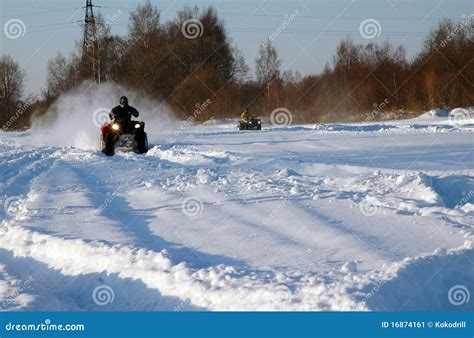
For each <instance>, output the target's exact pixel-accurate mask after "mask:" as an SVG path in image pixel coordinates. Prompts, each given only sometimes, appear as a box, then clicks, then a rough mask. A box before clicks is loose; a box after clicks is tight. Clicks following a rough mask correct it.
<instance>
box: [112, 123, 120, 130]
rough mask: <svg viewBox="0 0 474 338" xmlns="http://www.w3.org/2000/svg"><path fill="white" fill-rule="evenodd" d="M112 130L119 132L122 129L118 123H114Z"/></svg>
mask: <svg viewBox="0 0 474 338" xmlns="http://www.w3.org/2000/svg"><path fill="white" fill-rule="evenodd" d="M112 129H113V130H119V129H120V126H119V125H118V124H117V123H114V124H113V125H112Z"/></svg>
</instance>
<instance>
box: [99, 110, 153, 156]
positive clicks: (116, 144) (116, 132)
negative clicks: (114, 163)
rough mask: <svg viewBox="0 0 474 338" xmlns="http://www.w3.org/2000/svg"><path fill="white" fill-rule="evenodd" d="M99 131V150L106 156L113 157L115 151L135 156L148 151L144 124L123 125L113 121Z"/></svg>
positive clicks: (119, 121)
mask: <svg viewBox="0 0 474 338" xmlns="http://www.w3.org/2000/svg"><path fill="white" fill-rule="evenodd" d="M100 131H101V136H100V145H101V150H102V152H103V153H104V154H105V155H107V156H113V155H114V154H115V151H116V150H122V151H133V152H135V153H137V154H144V153H146V152H147V151H148V137H147V134H146V132H145V122H138V121H131V123H124V122H123V121H121V120H117V119H115V120H113V121H112V122H110V123H106V124H104V125H103V126H102V128H101V129H100Z"/></svg>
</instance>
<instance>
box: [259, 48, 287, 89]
mask: <svg viewBox="0 0 474 338" xmlns="http://www.w3.org/2000/svg"><path fill="white" fill-rule="evenodd" d="M258 53H259V56H258V57H257V59H256V73H257V82H258V83H259V84H260V85H268V84H270V82H272V81H273V80H277V79H280V66H281V60H280V59H279V58H278V52H277V50H276V48H275V47H274V46H273V44H272V42H271V40H270V39H268V40H267V41H265V43H263V44H262V45H261V46H260V49H259V51H258Z"/></svg>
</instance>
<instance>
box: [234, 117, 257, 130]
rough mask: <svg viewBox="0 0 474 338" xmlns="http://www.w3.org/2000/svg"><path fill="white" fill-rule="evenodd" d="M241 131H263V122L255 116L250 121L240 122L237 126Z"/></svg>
mask: <svg viewBox="0 0 474 338" xmlns="http://www.w3.org/2000/svg"><path fill="white" fill-rule="evenodd" d="M237 129H239V130H262V121H261V120H260V119H259V118H258V117H256V116H253V117H252V118H250V119H248V120H240V121H239V125H238V126H237Z"/></svg>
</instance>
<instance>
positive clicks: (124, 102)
mask: <svg viewBox="0 0 474 338" xmlns="http://www.w3.org/2000/svg"><path fill="white" fill-rule="evenodd" d="M120 105H121V106H127V105H128V98H127V97H126V96H122V97H121V98H120Z"/></svg>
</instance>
